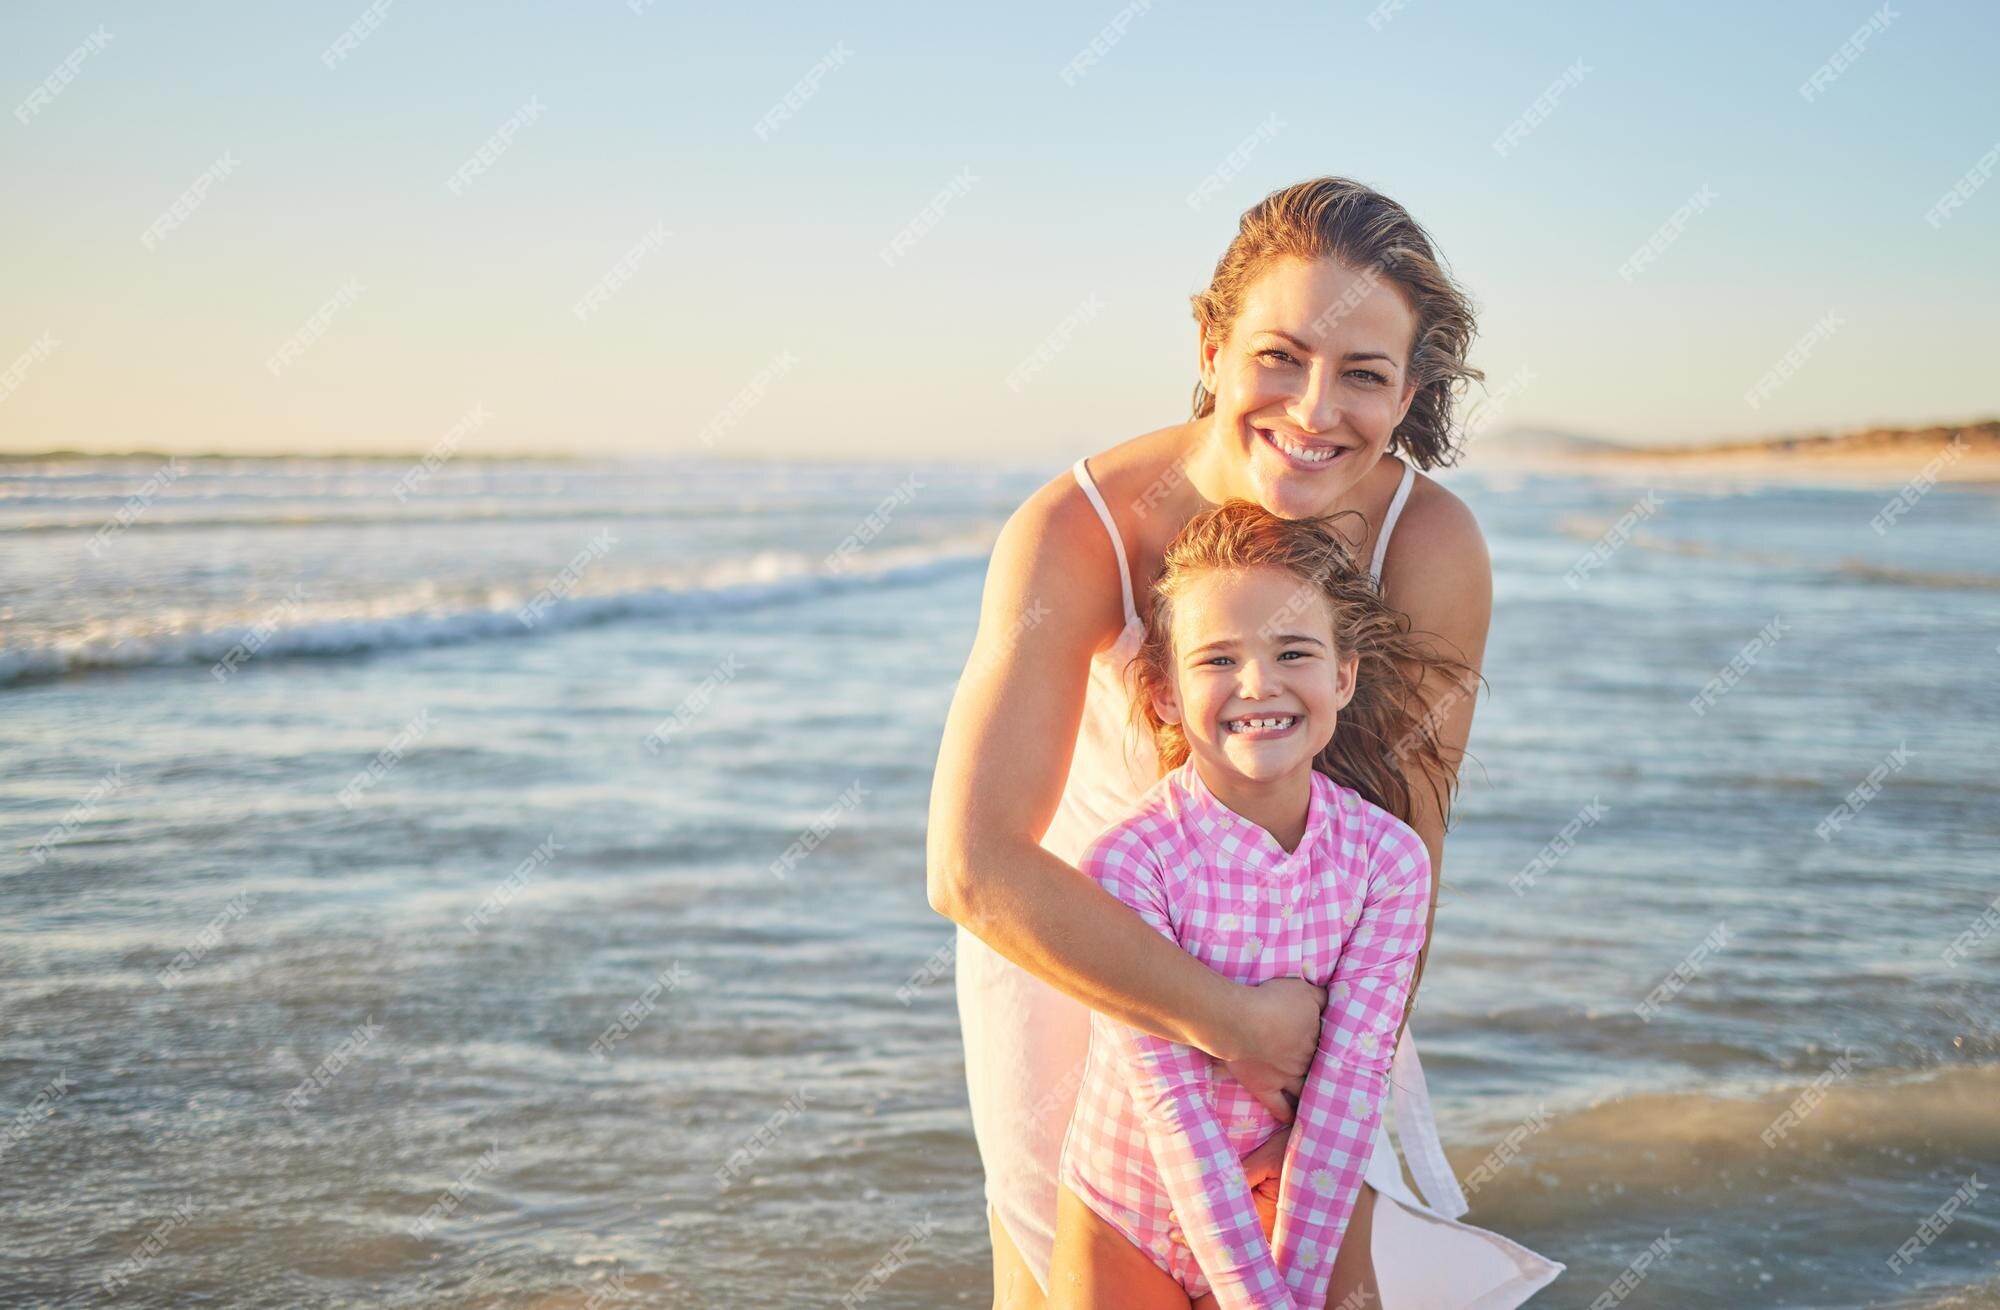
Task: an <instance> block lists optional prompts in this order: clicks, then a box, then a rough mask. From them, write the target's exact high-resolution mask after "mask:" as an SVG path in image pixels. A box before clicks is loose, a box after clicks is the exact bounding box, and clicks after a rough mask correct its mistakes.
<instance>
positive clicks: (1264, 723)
mask: <svg viewBox="0 0 2000 1310" xmlns="http://www.w3.org/2000/svg"><path fill="white" fill-rule="evenodd" d="M1295 717H1297V716H1295V715H1289V714H1287V715H1283V716H1280V717H1278V718H1275V719H1231V720H1230V721H1229V730H1230V731H1231V732H1242V731H1244V730H1245V729H1256V728H1289V727H1291V726H1292V720H1293V719H1294V718H1295Z"/></svg>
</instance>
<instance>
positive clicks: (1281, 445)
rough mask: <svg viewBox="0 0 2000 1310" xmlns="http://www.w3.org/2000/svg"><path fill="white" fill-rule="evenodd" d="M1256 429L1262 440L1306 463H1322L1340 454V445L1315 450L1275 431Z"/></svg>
mask: <svg viewBox="0 0 2000 1310" xmlns="http://www.w3.org/2000/svg"><path fill="white" fill-rule="evenodd" d="M1257 431H1258V433H1259V434H1260V435H1262V436H1263V438H1264V440H1266V441H1268V442H1270V443H1271V444H1272V445H1274V446H1276V447H1277V448H1278V449H1279V450H1282V451H1284V452H1285V453H1286V454H1287V455H1290V456H1291V457H1292V458H1293V459H1300V460H1304V461H1305V462H1306V463H1308V464H1324V463H1326V462H1327V461H1328V460H1330V459H1337V458H1339V456H1340V447H1338V446H1323V447H1320V448H1319V449H1317V450H1315V449H1314V448H1313V447H1311V446H1301V445H1300V444H1299V443H1298V442H1296V441H1293V440H1292V439H1291V438H1290V437H1283V436H1280V435H1278V434H1277V433H1275V432H1269V431H1266V430H1265V429H1263V428H1258V429H1257Z"/></svg>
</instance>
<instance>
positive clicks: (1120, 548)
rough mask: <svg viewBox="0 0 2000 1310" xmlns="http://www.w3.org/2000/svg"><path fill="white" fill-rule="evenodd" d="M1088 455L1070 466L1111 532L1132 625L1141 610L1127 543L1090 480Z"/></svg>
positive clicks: (1126, 612) (1121, 585)
mask: <svg viewBox="0 0 2000 1310" xmlns="http://www.w3.org/2000/svg"><path fill="white" fill-rule="evenodd" d="M1087 458H1089V457H1088V456H1082V457H1079V458H1078V459H1077V461H1076V463H1075V464H1073V465H1071V466H1070V472H1072V473H1074V474H1076V483H1077V485H1078V486H1080V487H1082V488H1083V494H1084V495H1086V496H1088V497H1090V503H1091V504H1092V505H1095V506H1096V507H1097V517H1099V518H1101V519H1103V520H1104V530H1105V531H1106V532H1108V533H1110V534H1111V549H1113V550H1115V551H1117V552H1118V586H1119V588H1120V590H1122V591H1123V593H1124V595H1125V622H1126V623H1127V624H1128V625H1130V624H1133V623H1137V622H1138V621H1139V611H1138V609H1137V608H1135V607H1134V606H1133V604H1132V578H1131V576H1130V572H1129V570H1128V569H1127V567H1126V564H1125V543H1124V542H1123V541H1120V540H1119V539H1118V525H1117V524H1116V523H1114V522H1112V521H1111V511H1110V510H1108V509H1106V508H1105V506H1104V497H1103V496H1102V495H1101V494H1100V493H1099V492H1098V490H1097V484H1096V483H1095V482H1092V481H1091V480H1090V470H1089V469H1088V468H1085V467H1084V460H1085V459H1087Z"/></svg>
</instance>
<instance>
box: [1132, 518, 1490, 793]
mask: <svg viewBox="0 0 2000 1310" xmlns="http://www.w3.org/2000/svg"><path fill="white" fill-rule="evenodd" d="M1355 512H1356V511H1353V510H1347V511H1343V512H1342V513H1341V514H1329V515H1321V516H1318V517H1314V518H1303V519H1287V518H1281V517H1279V516H1278V515H1276V514H1273V513H1271V512H1270V511H1269V510H1267V509H1265V508H1264V507H1263V506H1261V505H1259V504H1257V503H1256V502H1254V501H1249V500H1229V501H1225V502H1224V503H1222V504H1220V505H1217V506H1214V507H1213V508H1210V509H1206V510H1203V511H1202V512H1201V513H1199V514H1196V515H1195V516H1194V517H1193V518H1191V519H1189V520H1188V521H1187V524H1186V526H1184V527H1183V528H1182V529H1181V530H1180V533H1179V535H1178V536H1176V537H1175V538H1174V540H1173V544H1172V545H1170V546H1168V547H1167V552H1166V567H1165V570H1164V571H1163V572H1162V573H1161V574H1160V576H1159V578H1158V580H1156V581H1155V582H1154V583H1153V587H1152V606H1153V610H1152V617H1151V619H1150V620H1148V622H1147V625H1146V640H1145V642H1144V643H1143V644H1142V645H1141V646H1140V648H1139V653H1138V654H1137V655H1136V656H1134V657H1133V659H1132V662H1131V664H1130V665H1129V666H1128V667H1127V669H1126V677H1127V679H1128V680H1129V684H1130V689H1131V691H1132V702H1133V708H1132V726H1133V727H1134V728H1137V729H1139V730H1141V731H1145V732H1147V733H1150V735H1151V737H1152V739H1153V742H1154V745H1155V746H1156V747H1157V749H1158V751H1159V757H1160V769H1161V772H1162V773H1166V772H1171V771H1172V770H1173V769H1175V768H1178V767H1179V766H1180V765H1181V764H1183V763H1184V762H1186V760H1187V758H1188V743H1187V737H1186V735H1185V734H1184V733H1183V732H1182V731H1181V728H1180V725H1178V724H1173V723H1168V722H1166V721H1165V720H1164V719H1162V718H1161V717H1160V716H1159V712H1158V710H1157V709H1155V707H1154V705H1153V697H1154V695H1155V694H1156V693H1158V692H1160V691H1163V690H1165V691H1171V690H1173V689H1174V687H1175V682H1174V670H1175V668H1176V665H1177V661H1176V659H1175V656H1174V650H1173V630H1174V607H1175V605H1176V603H1177V602H1178V601H1179V599H1180V597H1181V595H1182V594H1183V593H1184V592H1185V591H1186V589H1187V586H1188V584H1189V582H1190V581H1191V580H1192V579H1194V578H1196V577H1198V576H1200V575H1201V574H1203V573H1206V572H1209V571H1211V570H1216V569H1226V570H1242V569H1250V568H1259V567H1263V568H1275V569H1282V570H1284V571H1285V572H1286V573H1289V574H1291V575H1292V576H1293V577H1294V578H1297V579H1298V581H1299V589H1298V591H1296V592H1294V593H1293V597H1292V600H1291V601H1290V602H1289V603H1288V606H1287V609H1286V610H1284V611H1281V612H1280V614H1276V615H1273V616H1272V617H1271V619H1270V620H1269V621H1268V622H1269V623H1277V622H1282V621H1283V620H1284V618H1286V617H1288V616H1290V615H1293V614H1297V613H1300V612H1302V611H1303V609H1304V607H1305V606H1306V605H1309V604H1314V603H1320V602H1324V603H1325V604H1327V605H1328V606H1329V607H1330V609H1331V611H1332V616H1333V636H1334V644H1335V647H1336V649H1337V651H1338V654H1339V656H1340V657H1341V658H1345V657H1346V656H1348V655H1354V656H1358V657H1359V658H1358V661H1357V666H1356V670H1355V687H1354V698H1353V699H1352V700H1351V701H1349V702H1348V703H1347V705H1346V707H1345V708H1343V709H1342V710H1341V711H1340V722H1339V726H1338V727H1336V728H1335V729H1334V734H1333V740H1332V741H1330V742H1328V743H1327V745H1326V747H1325V749H1323V750H1322V751H1320V753H1319V755H1318V756H1317V757H1315V758H1314V760H1313V767H1314V768H1315V769H1318V770H1319V771H1320V772H1321V773H1324V774H1326V775H1327V776H1328V777H1329V778H1332V779H1333V780H1334V781H1335V782H1337V783H1340V784H1341V785H1343V786H1346V787H1351V788H1353V789H1354V790H1355V791H1357V792H1359V793H1360V794H1361V795H1362V796H1363V797H1364V798H1366V799H1367V800H1369V801H1372V802H1373V803H1375V804H1376V805H1379V806H1381V807H1382V808H1383V809H1385V810H1387V811H1389V813H1391V814H1393V815H1395V816H1396V817H1397V818H1399V819H1401V820H1402V821H1403V822H1405V823H1410V822H1412V815H1413V814H1414V813H1415V806H1414V803H1413V802H1414V800H1415V792H1414V790H1413V786H1414V782H1415V778H1416V776H1417V775H1419V774H1422V775H1425V776H1426V780H1427V781H1428V783H1429V785H1430V789H1431V797H1432V799H1433V800H1434V801H1435V802H1436V805H1437V809H1438V813H1439V814H1440V815H1442V816H1444V817H1445V818H1446V819H1447V820H1449V817H1450V808H1451V798H1452V794H1453V792H1454V791H1455V790H1456V786H1457V774H1458V763H1459V761H1458V759H1457V758H1456V756H1457V755H1458V754H1459V752H1452V753H1451V755H1450V757H1448V755H1447V752H1446V751H1445V749H1444V748H1443V747H1442V746H1441V745H1440V743H1439V742H1438V739H1437V724H1438V721H1439V720H1440V719H1441V718H1442V717H1443V713H1444V710H1445V708H1446V707H1448V706H1449V704H1450V703H1451V702H1452V701H1453V700H1454V699H1456V697H1457V696H1459V695H1462V694H1465V692H1464V688H1465V686H1466V678H1467V675H1469V674H1472V673H1473V670H1472V669H1471V667H1470V666H1469V665H1467V664H1465V663H1464V662H1462V661H1460V660H1457V659H1454V658H1451V657H1449V656H1446V655H1443V654H1441V653H1439V652H1438V651H1437V650H1436V648H1435V647H1434V646H1433V645H1432V644H1431V643H1430V642H1428V641H1426V640H1424V639H1423V637H1422V636H1420V635H1419V634H1416V633H1413V632H1411V631H1410V621H1409V619H1408V618H1407V617H1406V616H1405V615H1403V614H1402V613H1401V612H1399V611H1397V610H1395V609H1393V608H1391V607H1390V606H1389V604H1388V603H1387V602H1386V601H1384V600H1383V599H1382V596H1381V593H1380V592H1379V591H1378V590H1376V587H1375V582H1374V580H1373V579H1372V578H1371V577H1369V575H1368V572H1367V570H1365V569H1363V568H1362V567H1361V566H1360V565H1359V564H1358V563H1356V561H1355V559H1354V556H1353V554H1352V552H1350V551H1349V550H1348V548H1347V543H1346V542H1344V541H1343V540H1341V538H1340V536H1339V534H1338V533H1337V532H1335V531H1334V528H1333V526H1332V525H1333V523H1334V521H1335V520H1337V519H1339V518H1341V517H1343V516H1344V515H1345V514H1352V513H1355ZM1475 676H1476V675H1475ZM1439 684H1442V685H1439ZM1427 693H1428V695H1427ZM1433 704H1435V705H1436V706H1437V708H1436V709H1435V710H1434V709H1432V708H1431V706H1432V705H1433Z"/></svg>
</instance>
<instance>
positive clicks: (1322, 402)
mask: <svg viewBox="0 0 2000 1310" xmlns="http://www.w3.org/2000/svg"><path fill="white" fill-rule="evenodd" d="M1292 422H1294V423H1296V424H1298V425H1299V426H1300V427H1302V428H1304V429H1305V430H1306V431H1308V432H1329V431H1332V430H1333V428H1334V427H1335V426H1337V425H1338V424H1339V422H1340V393H1339V390H1338V389H1337V388H1336V387H1335V386H1334V381H1333V378H1332V376H1331V375H1330V374H1329V373H1328V372H1327V371H1326V370H1323V369H1314V370H1313V372H1312V376H1311V377H1310V378H1309V379H1307V381H1306V389H1305V392H1304V394H1303V395H1301V396H1300V397H1299V398H1298V401H1297V403H1296V404H1295V405H1294V407H1293V409H1292Z"/></svg>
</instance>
